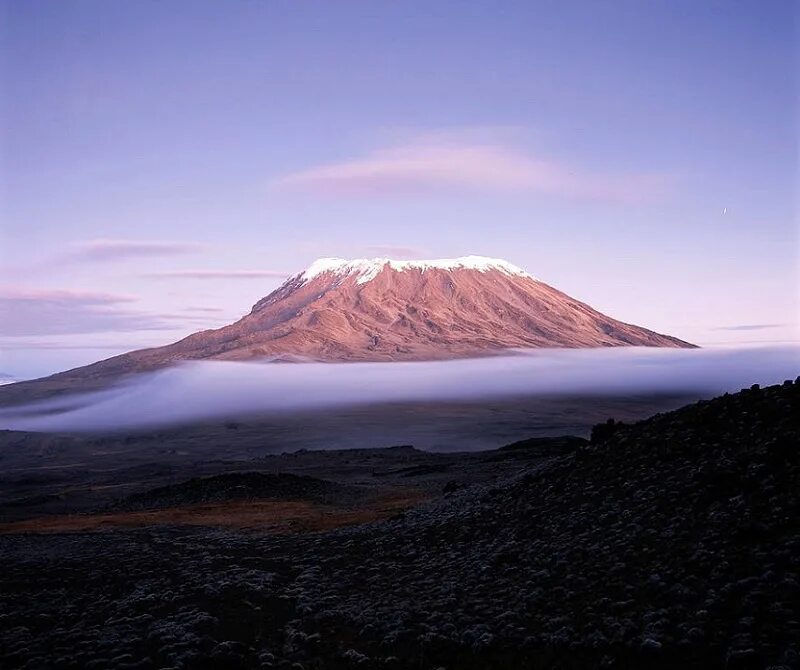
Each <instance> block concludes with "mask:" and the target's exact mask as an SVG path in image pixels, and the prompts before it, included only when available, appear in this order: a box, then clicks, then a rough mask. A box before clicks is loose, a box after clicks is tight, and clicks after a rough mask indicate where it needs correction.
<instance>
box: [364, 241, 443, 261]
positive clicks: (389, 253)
mask: <svg viewBox="0 0 800 670" xmlns="http://www.w3.org/2000/svg"><path fill="white" fill-rule="evenodd" d="M364 255H365V256H367V257H372V256H377V257H379V258H391V259H392V260H398V261H399V260H419V259H421V258H425V257H426V256H428V251H427V250H426V249H420V248H418V247H399V246H393V245H390V244H376V245H373V246H369V247H365V248H364Z"/></svg>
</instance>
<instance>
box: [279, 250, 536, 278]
mask: <svg viewBox="0 0 800 670" xmlns="http://www.w3.org/2000/svg"><path fill="white" fill-rule="evenodd" d="M387 265H388V266H389V268H391V269H392V270H397V271H399V272H403V271H406V270H419V271H421V272H425V271H426V270H432V269H437V270H449V271H452V270H477V271H478V272H489V271H492V270H496V271H499V272H502V273H504V274H506V275H510V276H517V277H530V275H529V274H528V273H527V272H525V270H523V269H522V268H519V267H517V266H516V265H513V264H511V263H509V262H508V261H504V260H502V259H500V258H489V257H487V256H462V257H460V258H439V259H434V260H412V261H408V260H406V261H399V260H393V259H391V258H358V259H354V260H347V259H344V258H319V259H317V260H315V261H314V262H313V263H312V264H311V265H310V266H309V267H308V268H307V269H305V270H304V271H302V272H300V273H298V274H296V275H294V277H292V279H300V280H301V281H302V282H307V281H310V280H312V279H314V278H315V277H318V276H320V275H324V274H326V273H332V274H334V275H339V276H348V275H356V276H357V280H356V281H357V283H358V284H365V283H367V282H369V281H371V280H372V279H374V278H375V277H376V276H377V275H378V274H379V273H380V272H381V270H383V269H384V268H385V267H386V266H387ZM531 278H532V277H531Z"/></svg>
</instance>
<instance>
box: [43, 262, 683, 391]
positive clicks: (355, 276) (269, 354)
mask: <svg viewBox="0 0 800 670" xmlns="http://www.w3.org/2000/svg"><path fill="white" fill-rule="evenodd" d="M611 346H649V347H694V346H695V345H692V344H689V343H688V342H684V341H683V340H680V339H678V338H676V337H672V336H669V335H662V334H660V333H656V332H654V331H652V330H648V329H646V328H642V327H640V326H635V325H632V324H627V323H623V322H621V321H618V320H616V319H613V318H612V317H610V316H607V315H605V314H603V313H601V312H598V311H597V310H595V309H593V308H592V307H590V306H589V305H587V304H585V303H583V302H580V301H578V300H575V299H574V298H571V297H570V296H568V295H567V294H565V293H563V292H561V291H559V290H557V289H555V288H553V287H552V286H549V285H548V284H546V283H544V282H543V281H541V280H539V279H537V278H535V277H533V276H531V275H530V274H528V273H527V272H525V271H524V270H522V269H521V268H519V267H517V266H515V265H512V264H511V263H508V262H507V261H504V260H501V259H494V258H487V257H483V256H466V257H462V258H455V259H438V260H432V261H396V260H391V259H388V258H377V259H355V260H346V259H339V258H322V259H318V260H317V261H315V262H314V263H312V264H311V265H310V266H309V267H308V268H307V269H306V270H304V271H302V272H300V273H297V274H295V275H292V276H290V277H289V278H288V279H287V280H286V281H285V282H284V283H283V284H282V285H281V286H279V287H278V288H277V289H275V290H274V291H272V292H271V293H269V294H268V295H267V296H265V297H264V298H262V299H261V300H258V301H257V302H256V303H255V304H254V305H253V308H252V309H251V310H250V312H249V313H248V314H245V315H244V316H243V317H242V318H240V319H239V320H238V321H236V322H234V323H232V324H229V325H227V326H223V327H221V328H217V329H212V330H204V331H200V332H197V333H193V334H191V335H189V336H188V337H185V338H183V339H181V340H179V341H177V342H174V343H172V344H168V345H166V346H162V347H155V348H149V349H140V350H137V351H132V352H128V353H125V354H121V355H118V356H114V357H112V358H109V359H106V360H103V361H99V362H97V363H93V364H90V365H87V366H84V367H81V368H75V369H73V370H68V371H66V372H61V373H57V374H56V375H52V376H51V377H48V378H46V379H49V380H75V379H79V380H86V379H91V378H96V377H110V376H119V375H122V374H126V373H131V372H142V371H147V370H153V369H158V368H161V367H165V366H168V365H171V364H174V363H177V362H180V361H186V360H208V359H211V360H233V361H247V360H259V359H272V360H286V361H298V360H315V361H327V362H339V361H341V362H344V361H386V362H388V361H410V360H442V359H453V358H467V357H475V356H486V355H496V354H502V353H506V352H508V351H509V350H513V349H529V348H544V347H567V348H589V347H611Z"/></svg>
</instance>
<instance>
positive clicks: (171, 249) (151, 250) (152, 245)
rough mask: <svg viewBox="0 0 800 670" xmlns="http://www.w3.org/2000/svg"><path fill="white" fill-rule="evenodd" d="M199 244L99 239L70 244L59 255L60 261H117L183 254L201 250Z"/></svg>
mask: <svg viewBox="0 0 800 670" xmlns="http://www.w3.org/2000/svg"><path fill="white" fill-rule="evenodd" d="M202 249H203V247H202V246H201V245H199V244H194V243H189V242H165V241H154V240H113V239H100V240H88V241H86V242H78V243H75V244H73V245H71V249H70V250H68V251H66V252H65V253H64V254H63V255H62V256H61V257H60V259H59V260H60V261H61V262H98V263H104V262H109V261H119V260H124V259H127V258H152V257H158V256H183V255H186V254H194V253H198V252H200V251H202Z"/></svg>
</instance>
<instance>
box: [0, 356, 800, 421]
mask: <svg viewBox="0 0 800 670" xmlns="http://www.w3.org/2000/svg"><path fill="white" fill-rule="evenodd" d="M799 368H800V347H780V348H779V347H775V348H758V349H755V348H753V349H723V350H713V349H651V348H635V347H627V348H612V349H592V350H552V349H551V350H538V351H534V352H528V353H525V354H520V355H516V356H496V357H490V358H480V359H470V360H459V361H445V362H424V363H344V364H335V363H299V364H296V365H286V364H269V363H232V362H222V361H205V362H203V361H199V362H192V363H186V364H183V365H180V366H177V367H174V368H169V369H166V370H162V371H159V372H156V373H148V374H143V375H140V376H138V377H137V378H136V379H135V380H133V381H129V382H127V383H124V384H123V385H121V386H119V387H117V388H115V389H112V390H109V391H105V392H101V393H96V394H87V395H85V396H83V397H80V396H68V397H66V398H61V399H57V400H53V401H44V402H42V403H37V404H34V405H31V406H30V407H27V408H16V407H15V408H9V409H5V410H3V409H0V427H1V428H13V429H19V430H44V431H59V430H109V429H122V428H142V427H145V426H153V425H167V424H173V423H185V422H195V421H203V420H207V419H213V418H221V417H226V416H242V415H246V414H249V413H264V412H292V411H302V410H308V409H315V408H326V407H327V408H334V407H344V406H349V405H370V404H378V403H392V402H425V403H432V402H437V401H448V402H449V401H465V400H468V401H474V400H481V399H489V398H500V397H516V398H519V397H523V396H528V397H530V396H540V397H558V396H588V395H594V396H611V397H614V396H626V397H633V396H648V395H653V394H681V395H693V396H694V397H697V398H700V397H706V396H710V395H715V394H718V393H721V392H723V391H736V390H738V389H740V388H743V387H748V386H750V385H751V384H753V383H759V384H774V383H779V382H781V381H783V380H784V379H785V378H793V377H795V376H796V374H797V370H798V369H799ZM45 409H48V410H50V412H51V413H49V414H44V413H41V412H42V410H45ZM37 413H38V414H39V415H35V414H37Z"/></svg>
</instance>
